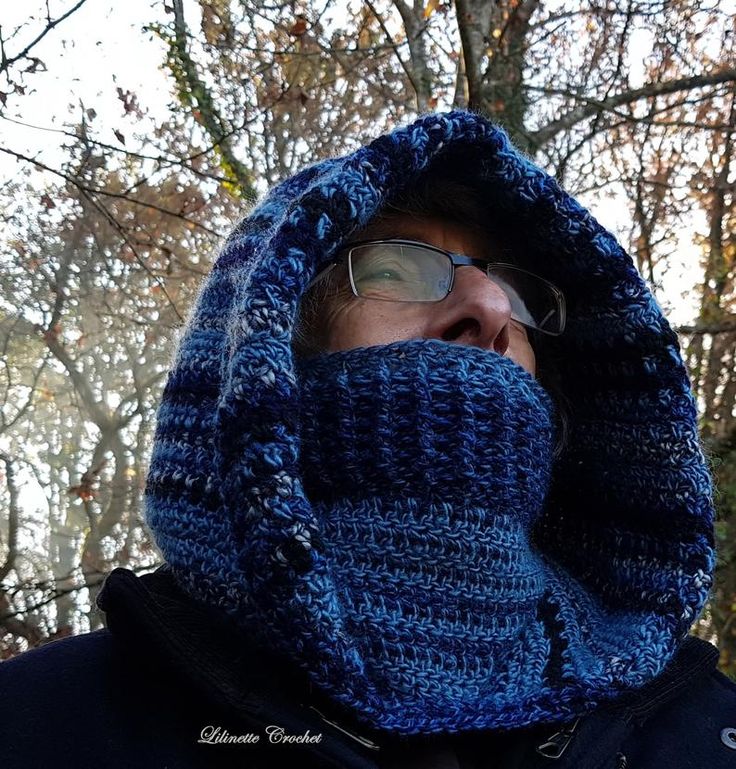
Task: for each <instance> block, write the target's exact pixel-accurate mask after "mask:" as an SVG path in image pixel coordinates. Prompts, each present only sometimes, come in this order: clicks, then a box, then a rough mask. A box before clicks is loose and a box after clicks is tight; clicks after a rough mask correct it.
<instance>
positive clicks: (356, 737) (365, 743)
mask: <svg viewBox="0 0 736 769" xmlns="http://www.w3.org/2000/svg"><path fill="white" fill-rule="evenodd" d="M309 709H310V710H313V711H314V712H315V713H316V714H317V715H318V716H319V717H320V718H321V719H322V720H323V721H324V722H325V723H326V724H329V725H330V726H332V727H333V728H334V729H337V730H338V731H339V732H342V733H343V734H344V735H346V736H347V737H350V739H352V740H355V741H356V742H357V743H358V744H360V745H362V746H363V747H364V748H369V749H370V750H380V749H381V748H380V746H379V745H376V743H375V742H371V741H370V740H369V739H368V738H367V737H361V736H360V735H359V734H355V733H354V732H350V731H348V730H347V729H346V728H345V727H344V726H340V724H338V723H336V722H335V721H330V719H329V718H327V717H326V716H325V715H324V714H323V713H320V712H319V710H317V708H315V707H314V705H309Z"/></svg>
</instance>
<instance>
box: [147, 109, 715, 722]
mask: <svg viewBox="0 0 736 769" xmlns="http://www.w3.org/2000/svg"><path fill="white" fill-rule="evenodd" d="M454 158H457V163H463V164H464V166H463V167H464V168H465V169H466V176H467V180H468V182H469V183H471V184H473V186H475V187H476V188H477V189H478V190H479V191H480V193H481V199H482V200H483V201H484V204H485V205H486V206H487V207H488V216H489V220H493V221H501V222H503V223H504V227H505V228H506V229H507V230H508V232H510V233H513V234H514V237H515V238H516V239H517V241H518V242H522V243H523V246H524V248H523V253H525V254H529V255H530V256H529V262H528V266H529V267H533V269H534V271H535V272H537V273H538V274H539V275H541V276H542V277H544V278H546V279H547V280H549V281H551V282H553V283H554V284H555V285H556V286H558V287H559V288H560V289H561V290H562V291H563V293H564V295H565V299H566V305H567V320H566V328H565V331H564V333H563V334H562V335H561V336H559V337H554V338H552V337H547V338H545V345H548V346H549V347H550V349H551V353H552V355H553V357H554V358H555V359H556V360H557V367H558V373H559V377H560V382H561V387H562V390H563V392H564V394H565V396H566V399H567V400H568V401H569V403H571V404H572V407H571V411H570V414H569V439H568V441H567V445H566V448H565V450H564V452H563V454H562V455H561V456H560V457H559V458H557V460H556V461H555V463H554V467H553V468H551V478H550V479H549V488H548V491H547V493H546V496H545V498H544V506H543V509H542V510H541V513H540V515H539V517H538V519H537V520H536V522H535V524H534V531H533V537H532V545H531V547H532V551H533V552H532V553H531V556H530V557H533V558H534V559H535V563H543V564H545V566H544V569H545V570H546V571H544V574H547V573H548V574H549V575H554V579H555V580H556V582H557V583H559V584H562V583H561V580H562V577H561V576H560V575H564V584H565V586H566V587H565V591H564V592H565V593H566V594H567V595H568V597H569V600H568V602H567V603H565V602H564V601H562V599H560V601H558V602H557V604H548V605H547V606H546V609H545V611H546V612H547V614H548V616H546V618H545V621H544V623H541V624H540V626H539V627H540V630H539V632H540V634H541V635H540V636H539V639H538V640H539V643H538V645H537V648H538V649H539V654H540V655H541V656H540V659H543V662H544V664H540V668H539V670H540V673H539V676H540V677H539V680H538V681H537V682H536V683H535V684H534V687H533V693H532V695H529V691H531V690H525V696H524V705H523V707H521V708H519V709H516V710H514V709H513V708H510V707H509V706H508V705H507V704H505V705H503V706H501V705H499V706H498V707H497V708H495V709H494V706H493V703H497V702H500V701H501V700H499V699H497V698H496V699H494V697H496V694H495V693H494V694H493V695H492V696H491V694H489V698H490V699H485V700H484V699H483V698H482V697H481V699H479V700H478V702H480V703H483V704H482V705H478V706H477V707H476V706H474V707H475V712H476V714H477V711H478V709H481V710H482V709H485V711H484V712H487V713H488V716H487V717H478V716H477V715H476V716H475V717H470V716H462V717H460V716H458V719H456V721H454V722H452V723H448V722H443V721H442V718H441V717H440V716H438V715H437V714H434V715H431V716H427V718H424V719H423V718H420V717H418V716H417V717H416V718H414V719H413V720H412V721H411V723H408V722H407V721H406V720H404V721H400V720H396V719H394V720H392V719H391V718H389V717H388V716H386V714H385V712H384V711H382V709H381V697H380V695H378V694H376V693H375V692H374V691H372V690H371V687H370V686H369V685H368V684H365V685H363V684H361V686H362V689H361V692H362V694H361V695H360V696H358V695H356V694H355V691H354V690H353V689H351V688H350V687H351V685H352V684H351V683H350V682H351V681H359V680H362V679H361V675H362V671H363V669H364V666H365V660H364V659H363V657H362V656H361V649H360V648H359V647H356V645H355V643H354V639H352V638H350V637H349V634H347V633H346V631H345V622H346V619H345V618H346V609H345V606H344V602H343V597H342V593H341V591H340V590H339V589H337V588H336V585H335V575H334V573H333V565H332V562H331V552H330V548H329V546H328V545H326V544H325V539H324V537H323V536H322V534H323V521H322V520H321V513H320V511H319V510H318V509H317V507H316V506H315V504H314V500H311V499H310V498H309V496H308V494H307V492H306V491H305V483H304V478H303V473H302V470H301V469H300V468H301V460H302V457H301V451H302V447H301V442H300V414H301V413H302V411H303V407H304V405H303V403H302V402H301V399H302V398H303V397H304V393H303V392H302V389H301V387H300V383H299V374H298V366H297V362H296V361H295V359H294V355H293V352H292V345H291V343H292V333H293V330H294V322H295V317H296V313H297V309H298V305H299V301H300V298H301V297H302V295H303V294H304V292H305V289H306V287H307V286H308V284H309V282H310V281H311V280H312V278H313V277H314V276H315V275H316V274H317V272H318V271H319V270H320V269H321V268H323V267H324V266H325V265H326V264H327V263H328V262H330V260H331V259H332V258H334V256H335V255H336V253H337V252H338V251H339V250H340V247H341V245H342V244H344V243H345V242H346V240H347V239H348V238H349V237H350V236H351V235H352V234H353V233H354V232H356V231H357V230H359V229H361V228H363V227H364V226H365V225H366V224H368V223H369V222H370V221H371V220H372V219H373V218H374V217H375V216H376V214H377V213H379V212H380V211H381V210H382V208H383V207H384V206H385V205H386V204H387V203H388V202H390V201H391V200H392V199H393V198H394V197H395V196H397V195H399V194H400V193H401V192H402V191H404V190H405V189H407V188H408V187H410V186H411V185H412V183H413V182H414V181H415V180H417V179H418V178H419V176H420V175H422V174H425V173H430V174H431V173H432V169H433V164H437V163H444V162H447V161H448V160H450V161H451V162H452V161H453V159H454ZM503 365H504V366H506V367H507V368H508V370H509V371H511V369H513V368H514V367H516V364H513V363H512V362H510V361H505V360H504V364H503ZM517 368H518V371H519V372H520V375H522V376H523V375H524V372H522V369H521V368H520V367H517ZM145 512H146V520H147V522H148V525H149V526H150V528H151V530H152V531H153V533H154V536H155V539H156V542H157V544H158V545H159V547H160V549H161V551H162V553H163V555H164V558H165V560H166V561H167V562H168V563H169V564H170V566H171V568H172V573H173V574H174V575H175V578H176V579H177V581H178V583H179V584H180V586H181V587H183V588H184V589H185V590H186V591H187V592H188V593H189V594H190V595H192V596H193V597H195V598H197V599H198V600H200V601H203V602H205V603H207V604H209V605H214V606H217V607H219V608H221V609H222V610H223V611H225V612H227V613H228V614H230V615H232V616H234V617H237V618H238V620H239V622H240V623H241V624H242V626H243V627H244V628H246V629H250V630H251V631H252V633H253V635H254V636H255V637H257V638H258V639H259V640H260V641H261V642H262V643H264V644H270V645H272V646H273V647H274V648H276V649H278V650H279V651H281V652H282V653H284V654H287V655H289V656H290V657H292V658H293V659H295V660H296V661H297V662H299V663H300V664H301V665H302V666H303V667H304V668H305V669H306V670H307V671H308V672H309V674H310V676H311V677H312V679H313V680H314V682H315V683H316V684H317V685H318V686H320V687H322V688H323V689H325V690H326V691H328V692H333V693H334V696H335V699H336V700H338V701H340V702H342V703H343V704H345V705H347V706H350V707H354V708H355V709H356V710H357V711H358V712H359V713H360V714H362V715H363V717H364V718H365V720H366V721H367V722H369V723H371V724H373V725H374V726H377V727H379V728H391V729H396V730H398V731H405V732H417V731H424V732H431V731H441V730H448V729H453V728H455V729H457V728H473V727H506V728H508V727H512V726H522V725H526V724H529V723H533V722H538V721H541V720H555V719H563V718H566V717H570V716H573V715H579V714H581V713H582V712H584V711H585V710H589V709H590V708H591V707H592V706H593V705H594V704H595V703H597V702H600V701H601V700H603V699H606V698H612V697H614V696H616V695H618V694H619V693H621V692H622V691H624V690H627V689H632V688H637V687H640V686H643V685H644V684H646V683H647V682H648V681H650V680H651V679H652V678H654V677H655V676H656V675H658V674H659V673H660V672H661V670H662V669H663V668H664V666H665V665H666V663H667V662H668V661H669V660H670V659H671V657H672V656H673V655H674V653H675V651H676V649H677V647H678V645H679V644H680V643H681V641H682V639H683V638H684V636H685V635H686V633H687V631H688V629H689V627H690V626H691V624H692V623H693V621H694V620H695V619H696V618H697V616H698V614H699V612H700V610H701V608H702V607H703V604H704V602H705V600H706V598H707V595H708V591H709V588H710V587H711V584H712V574H713V568H714V549H713V546H714V545H713V533H712V527H713V506H712V487H711V479H710V475H709V472H708V467H707V464H706V460H705V457H704V455H703V452H702V449H701V444H700V440H699V436H698V425H697V412H696V405H695V402H694V398H693V396H692V394H691V390H690V383H689V380H688V376H687V373H686V369H685V366H684V363H683V360H682V357H681V355H680V349H679V344H678V340H677V337H676V335H675V333H674V332H673V331H672V329H671V328H670V325H669V323H668V322H667V320H666V318H665V317H664V315H663V314H662V312H661V310H660V308H659V307H658V305H657V303H656V301H655V299H654V298H653V296H652V294H651V292H650V291H649V289H648V288H647V286H646V284H645V283H644V281H643V280H642V278H641V277H640V276H639V274H638V273H637V270H636V268H635V266H634V264H633V262H632V260H631V258H630V257H629V256H628V255H627V254H626V252H625V251H624V250H623V249H622V247H621V246H620V245H619V244H618V243H617V241H616V239H615V238H614V236H613V235H611V234H610V233H609V232H607V231H606V230H605V229H604V228H603V227H601V225H600V224H598V222H597V221H596V220H595V219H594V218H593V216H591V214H590V213H589V212H588V211H586V210H585V209H584V208H583V207H582V206H581V205H580V204H579V203H577V202H576V201H575V200H574V199H573V198H572V197H570V196H569V195H568V194H567V193H565V192H564V191H563V190H562V189H561V188H560V186H559V185H558V184H557V183H556V182H555V180H554V179H552V178H551V177H550V176H548V175H547V174H546V173H544V172H543V171H542V170H540V169H539V168H537V167H536V166H535V165H534V164H533V163H532V162H531V161H530V160H529V159H528V158H526V157H524V156H523V155H522V154H521V153H520V152H519V151H518V150H516V149H515V148H514V147H513V146H512V145H511V143H510V142H509V140H508V138H507V136H506V134H505V133H504V132H503V131H502V130H501V129H499V128H498V127H496V126H494V125H493V124H491V123H490V122H488V121H487V120H485V119H484V118H482V117H480V116H478V115H475V114H471V113H467V112H459V111H458V112H450V113H446V114H431V115H426V116H424V117H422V118H420V119H418V120H417V121H416V122H414V123H412V124H411V125H408V126H405V127H401V128H399V129H397V130H395V131H393V132H392V133H390V134H387V135H384V136H381V137H380V138H378V139H376V140H375V141H372V142H371V143H370V144H368V145H366V146H364V147H362V148H360V149H359V150H357V151H356V152H354V153H352V154H350V155H347V156H345V157H340V158H335V159H330V160H327V161H324V162H320V163H317V164H315V165H312V166H309V167H308V168H306V169H304V170H303V171H301V172H300V173H298V174H297V175H295V176H293V177H291V178H289V179H287V180H285V181H283V182H282V183H281V184H279V185H278V186H276V187H275V188H273V189H272V190H271V192H270V193H269V194H268V195H267V196H266V197H265V198H264V199H263V201H262V202H261V203H260V204H259V205H258V206H257V207H256V208H255V209H254V210H253V211H252V213H251V214H250V215H249V216H248V217H247V218H246V219H244V220H243V221H242V222H240V223H239V224H238V226H237V227H236V228H235V229H234V231H233V232H232V234H231V235H230V236H229V238H228V240H227V242H226V244H225V246H224V248H223V250H222V252H221V253H220V255H219V258H218V259H217V261H216V263H215V265H214V267H213V269H212V272H211V274H210V275H209V277H208V278H207V280H206V282H205V284H204V286H203V288H202V291H201V293H200V295H199V298H198V300H197V302H196V305H195V307H194V308H193V311H192V313H191V316H190V319H189V322H188V324H187V326H186V328H185V330H184V333H183V336H182V339H181V342H180V345H179V348H178V352H177V355H176V358H175V361H174V364H173V367H172V370H171V372H170V375H169V378H168V381H167V384H166V387H165V390H164V394H163V398H162V402H161V406H160V409H159V412H158V421H157V429H156V436H155V442H154V449H153V456H152V459H151V464H150V471H149V475H148V482H147V489H146V510H145ZM540 568H541V567H540ZM540 573H542V572H540ZM550 579H552V577H550ZM575 596H585V599H584V601H583V600H582V599H580V600H577V599H576V598H575ZM586 622H589V623H590V624H591V628H589V632H588V630H585V628H583V629H582V630H581V627H582V626H584V625H585V623H586ZM593 638H595V639H596V640H595V642H593V641H592V640H591V639H593ZM612 639H613V640H612ZM573 649H574V653H573V652H572V651H571V650H573ZM602 649H606V650H607V651H606V652H605V653H603V652H602V651H601V650H602ZM568 652H570V656H569V657H568V656H566V655H567V653H568ZM552 658H554V659H552ZM489 675H491V674H489ZM493 676H497V671H495V672H494V673H493ZM479 683H480V685H481V689H482V686H483V682H482V681H480V682H479ZM504 702H505V700H504ZM489 703H490V704H489Z"/></svg>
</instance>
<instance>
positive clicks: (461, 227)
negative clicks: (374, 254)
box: [351, 212, 491, 259]
mask: <svg viewBox="0 0 736 769" xmlns="http://www.w3.org/2000/svg"><path fill="white" fill-rule="evenodd" d="M383 238H407V239H409V240H418V241H421V242H426V243H430V244H433V245H437V246H439V247H440V248H446V250H448V251H462V252H463V253H466V254H467V255H468V256H475V257H477V258H478V259H484V258H488V257H489V256H490V251H491V238H490V236H489V234H488V233H487V232H485V231H484V230H482V229H481V228H480V227H478V226H477V225H476V224H469V223H468V224H466V223H464V222H460V221H456V220H453V219H449V218H443V217H437V216H429V215H421V214H412V213H394V212H391V213H388V214H383V215H380V216H379V217H378V218H377V219H375V220H374V221H373V222H370V223H369V224H368V225H367V226H366V227H365V229H363V230H361V232H360V233H357V234H356V235H355V236H354V237H353V238H351V240H374V239H383ZM438 241H442V242H438Z"/></svg>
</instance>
